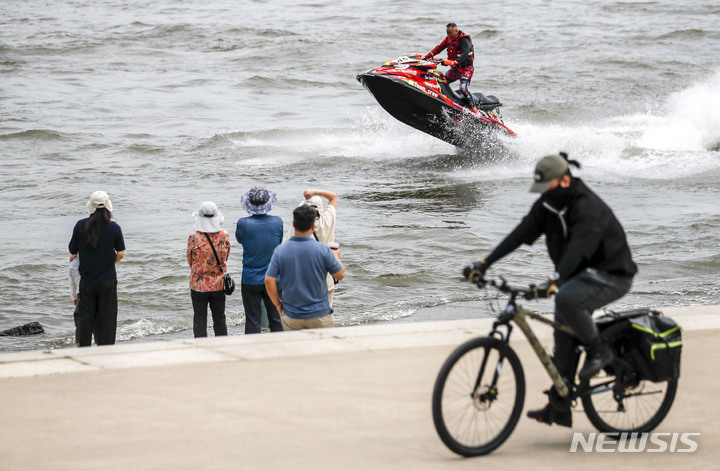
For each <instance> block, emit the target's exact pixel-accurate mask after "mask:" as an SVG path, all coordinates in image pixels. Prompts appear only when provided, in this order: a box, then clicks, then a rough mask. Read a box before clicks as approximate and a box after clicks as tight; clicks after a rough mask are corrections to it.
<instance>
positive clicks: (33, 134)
mask: <svg viewBox="0 0 720 471" xmlns="http://www.w3.org/2000/svg"><path fill="white" fill-rule="evenodd" d="M64 138H65V137H64V135H63V134H62V133H60V132H58V131H53V130H49V129H29V130H27V131H19V132H12V133H8V134H0V141H3V140H12V139H18V140H20V139H26V140H35V141H55V140H62V139H64Z"/></svg>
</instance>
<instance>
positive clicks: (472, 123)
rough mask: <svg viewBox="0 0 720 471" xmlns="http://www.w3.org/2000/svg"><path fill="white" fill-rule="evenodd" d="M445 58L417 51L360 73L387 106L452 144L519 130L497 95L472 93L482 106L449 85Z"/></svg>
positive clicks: (405, 120) (395, 114)
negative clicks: (443, 67) (505, 116)
mask: <svg viewBox="0 0 720 471" xmlns="http://www.w3.org/2000/svg"><path fill="white" fill-rule="evenodd" d="M440 62H441V61H440V60H437V59H430V60H425V59H423V57H422V55H420V54H414V55H408V56H403V57H399V58H397V59H395V60H391V61H389V62H386V63H384V64H383V65H382V66H381V67H375V68H373V69H370V70H368V71H367V72H363V73H361V74H359V75H358V76H357V80H358V81H359V82H360V83H362V84H363V86H364V87H365V88H366V89H367V90H368V91H369V92H370V93H371V94H372V95H373V96H374V97H375V99H376V100H377V101H378V103H380V106H382V107H383V108H385V111H387V112H388V113H390V114H391V115H393V117H395V118H396V119H398V120H399V121H402V122H403V123H405V124H407V125H408V126H412V127H414V128H415V129H418V130H420V131H423V132H425V133H427V134H430V135H431V136H435V137H437V138H438V139H442V140H443V141H445V142H448V143H450V144H453V145H456V146H460V147H465V146H468V145H475V144H477V143H478V137H479V138H480V139H482V138H484V137H487V136H489V135H490V134H492V133H494V132H499V133H502V134H506V135H509V136H515V135H516V134H515V132H513V131H512V130H511V129H510V128H508V127H507V126H505V123H504V122H503V120H502V116H501V114H500V107H501V106H502V103H500V101H498V99H497V98H495V97H494V96H492V95H488V96H485V95H483V94H482V93H473V96H474V97H475V101H476V107H477V109H478V111H477V112H476V113H473V112H472V111H470V109H469V108H467V106H466V103H464V102H465V98H463V97H462V96H461V95H460V93H459V92H456V91H454V90H453V89H452V88H450V84H448V82H447V80H446V79H445V76H444V75H443V74H441V73H440V72H439V71H438V70H437V66H438V64H439V63H440Z"/></svg>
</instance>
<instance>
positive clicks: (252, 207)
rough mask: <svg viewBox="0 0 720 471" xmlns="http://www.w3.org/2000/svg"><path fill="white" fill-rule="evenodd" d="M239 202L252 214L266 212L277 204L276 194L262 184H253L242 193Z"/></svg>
mask: <svg viewBox="0 0 720 471" xmlns="http://www.w3.org/2000/svg"><path fill="white" fill-rule="evenodd" d="M240 204H241V205H242V207H243V209H244V210H245V211H247V212H248V214H252V215H254V216H257V215H262V214H267V213H269V212H270V211H271V210H272V209H273V208H274V207H275V205H276V204H277V194H276V193H275V192H274V191H269V190H268V189H267V188H265V187H264V186H254V187H252V188H250V191H248V192H247V193H245V194H244V195H242V197H241V198H240Z"/></svg>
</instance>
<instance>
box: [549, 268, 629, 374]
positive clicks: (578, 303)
mask: <svg viewBox="0 0 720 471" xmlns="http://www.w3.org/2000/svg"><path fill="white" fill-rule="evenodd" d="M631 286H632V278H631V277H622V276H614V275H610V274H608V273H605V272H602V271H600V270H596V269H594V268H587V269H585V270H583V271H582V272H580V273H579V274H577V275H576V276H574V277H573V278H571V279H570V280H568V281H567V282H566V283H565V284H563V285H562V286H561V287H560V290H559V291H558V292H557V295H555V320H556V321H558V322H560V323H561V324H565V325H567V326H569V327H571V328H572V329H573V331H574V332H575V334H576V336H577V339H576V338H574V337H573V336H571V335H569V334H566V333H565V332H562V331H560V330H555V333H554V336H555V351H554V354H553V357H554V362H555V366H557V368H558V372H559V373H560V375H561V376H563V377H564V378H566V379H569V380H571V379H574V378H575V372H576V370H577V366H578V355H577V354H576V352H575V347H576V346H577V342H578V341H579V342H580V343H582V344H583V345H592V344H593V343H594V342H596V341H597V340H598V338H599V337H600V333H599V332H598V329H597V326H596V325H595V321H594V320H593V318H592V313H593V311H595V310H596V309H600V308H601V307H603V306H605V305H606V304H609V303H611V302H613V301H615V300H617V299H620V298H621V297H623V296H625V294H627V292H628V291H630V287H631Z"/></svg>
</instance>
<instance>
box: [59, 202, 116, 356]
mask: <svg viewBox="0 0 720 471" xmlns="http://www.w3.org/2000/svg"><path fill="white" fill-rule="evenodd" d="M87 210H88V212H89V213H90V217H88V218H85V219H81V220H80V221H78V222H77V224H75V228H74V229H73V234H72V238H71V239H70V244H68V249H69V250H70V262H72V261H73V260H75V258H77V257H78V256H79V255H80V257H79V258H80V265H79V267H78V271H79V273H80V289H79V296H78V316H77V324H76V328H75V342H76V345H77V346H78V347H89V346H90V344H91V343H92V338H93V336H94V337H95V343H96V344H97V345H112V344H114V343H115V336H116V333H117V313H118V299H117V273H116V271H115V264H116V263H118V262H119V261H120V260H122V258H123V257H124V256H125V240H124V239H123V234H122V229H120V226H118V225H117V223H115V222H113V221H112V210H113V206H112V202H111V201H110V197H108V194H107V193H105V192H104V191H96V192H95V193H93V194H92V195H90V200H89V201H88V202H87Z"/></svg>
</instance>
